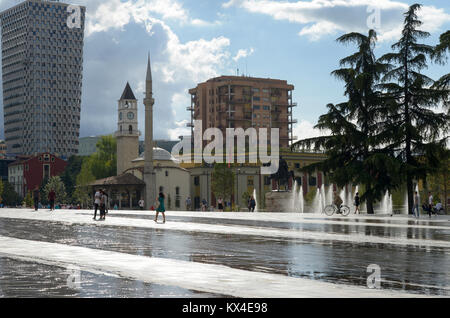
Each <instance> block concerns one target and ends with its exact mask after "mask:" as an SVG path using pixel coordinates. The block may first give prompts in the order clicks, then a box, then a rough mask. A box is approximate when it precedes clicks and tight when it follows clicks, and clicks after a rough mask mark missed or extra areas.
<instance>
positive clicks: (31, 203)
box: [24, 191, 34, 208]
mask: <svg viewBox="0 0 450 318" xmlns="http://www.w3.org/2000/svg"><path fill="white" fill-rule="evenodd" d="M24 201H25V206H26V207H28V208H32V207H33V206H34V201H33V196H32V195H31V191H28V192H27V195H26V196H25V199H24Z"/></svg>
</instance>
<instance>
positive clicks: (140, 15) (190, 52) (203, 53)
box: [86, 0, 230, 139]
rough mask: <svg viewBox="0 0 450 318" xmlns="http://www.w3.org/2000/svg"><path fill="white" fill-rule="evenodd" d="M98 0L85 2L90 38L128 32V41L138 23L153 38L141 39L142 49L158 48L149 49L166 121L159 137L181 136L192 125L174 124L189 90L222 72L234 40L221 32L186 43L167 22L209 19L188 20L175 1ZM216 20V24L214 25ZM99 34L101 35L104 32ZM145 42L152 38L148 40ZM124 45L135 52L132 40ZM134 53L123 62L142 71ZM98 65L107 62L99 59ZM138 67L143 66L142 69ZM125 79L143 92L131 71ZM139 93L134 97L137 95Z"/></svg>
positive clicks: (197, 23)
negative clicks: (118, 31) (211, 36)
mask: <svg viewBox="0 0 450 318" xmlns="http://www.w3.org/2000/svg"><path fill="white" fill-rule="evenodd" d="M96 1H100V0H94V1H93V3H92V2H89V3H87V6H92V7H88V12H91V13H90V14H88V16H87V20H86V35H87V41H89V39H90V38H94V37H95V38H98V37H99V35H100V33H105V34H110V33H114V32H111V31H116V30H120V31H121V32H120V33H119V35H118V38H120V34H122V35H124V36H125V35H126V36H125V40H127V41H128V39H129V38H128V37H129V35H128V33H129V32H131V30H133V34H134V33H136V30H134V29H132V28H133V27H135V26H136V25H138V26H140V27H142V31H144V30H145V31H146V33H147V35H148V36H149V37H148V38H147V39H145V37H144V38H142V41H143V42H142V43H143V44H142V45H143V47H157V48H158V49H157V51H155V49H154V48H153V49H152V52H151V55H152V71H153V80H154V90H155V97H157V100H156V104H155V105H156V106H157V109H156V113H155V116H156V117H157V118H160V119H162V120H163V121H164V122H165V125H164V126H162V127H161V128H162V129H160V130H158V131H156V132H155V133H156V134H160V135H161V134H164V133H165V134H167V135H168V136H170V137H171V138H175V139H178V136H180V135H183V134H185V133H186V132H190V130H189V129H186V128H185V127H180V126H178V125H177V123H176V122H175V121H176V119H177V115H178V114H179V115H180V117H181V118H182V117H186V115H187V112H186V107H187V106H189V104H190V96H189V94H188V91H187V90H188V88H190V87H194V86H195V85H196V84H197V83H198V82H201V81H205V80H207V79H209V78H210V77H214V76H218V75H219V74H220V71H221V70H223V69H224V68H225V67H226V66H227V63H228V62H229V59H230V53H229V52H228V47H229V45H230V40H229V39H228V38H226V37H223V36H217V37H214V38H211V39H203V38H200V39H196V40H192V41H187V42H182V41H181V40H180V38H179V37H178V35H177V34H176V33H175V32H174V31H173V29H172V28H171V27H170V26H169V24H168V23H169V20H175V21H177V22H180V23H183V24H189V25H192V26H207V25H208V22H206V21H203V20H200V19H192V18H190V17H189V14H188V12H187V11H186V10H184V9H183V7H182V6H181V5H179V4H178V2H177V1H176V0H169V1H165V0H164V1H163V0H150V1H143V0H138V1H132V0H130V1H125V2H121V1H120V0H108V1H102V2H101V3H100V2H96ZM164 4H166V5H164ZM216 23H218V22H214V23H212V24H216ZM108 32H110V33H108ZM114 34H116V33H114ZM138 34H140V32H138ZM101 37H102V38H103V36H101ZM122 39H123V38H122ZM144 41H151V42H147V44H144ZM113 42H114V43H116V42H117V40H116V36H114V40H113ZM121 45H122V46H125V47H126V46H130V48H129V49H130V50H133V46H132V45H130V43H127V44H125V43H121ZM133 45H134V44H133ZM97 46H98V50H100V51H101V50H105V49H106V48H102V47H101V44H100V43H98V44H97ZM144 51H145V49H144ZM134 53H135V52H130V55H129V60H127V61H124V64H126V65H128V69H130V67H132V68H133V69H136V70H140V69H142V67H145V65H141V64H144V63H143V61H139V62H138V61H132V59H133V56H134ZM86 60H88V59H86ZM95 63H107V62H106V60H105V61H103V60H100V61H96V62H95ZM139 65H141V66H140V67H139ZM116 68H117V67H116ZM117 75H118V77H117V78H121V77H124V76H126V75H124V74H117ZM128 76H130V75H128ZM92 77H94V76H92ZM95 77H96V76H95ZM122 80H131V81H133V82H134V83H135V87H137V92H139V93H140V94H141V93H142V92H143V91H144V82H143V80H141V78H140V77H139V78H135V75H134V74H133V76H132V77H131V78H130V77H128V78H127V79H125V78H122ZM140 94H138V95H140ZM138 95H136V96H137V97H138ZM90 100H94V98H93V97H90ZM158 112H159V113H158ZM158 116H159V117H158ZM88 117H91V116H88ZM156 117H155V118H156ZM109 126H112V125H108V127H109ZM105 129H106V128H105Z"/></svg>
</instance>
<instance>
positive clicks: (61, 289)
mask: <svg viewBox="0 0 450 318" xmlns="http://www.w3.org/2000/svg"><path fill="white" fill-rule="evenodd" d="M71 275H73V272H72V271H71V270H70V269H67V268H62V267H58V266H52V265H45V264H39V263H34V262H30V261H23V260H15V259H11V258H7V257H0V297H22V298H29V297H31V298H39V297H114V298H117V297H127V298H144V297H164V298H168V297H189V298H193V297H223V295H215V294H210V293H202V292H196V291H190V290H187V289H184V288H180V287H174V286H163V285H156V284H148V283H144V282H140V281H136V280H129V279H126V278H121V277H118V276H115V275H108V274H94V273H90V272H86V271H80V272H79V276H78V277H77V281H76V282H79V285H78V284H76V283H74V282H75V280H74V281H73V282H72V283H70V277H71ZM68 280H69V283H68Z"/></svg>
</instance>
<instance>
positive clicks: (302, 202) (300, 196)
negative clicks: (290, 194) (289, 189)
mask: <svg viewBox="0 0 450 318" xmlns="http://www.w3.org/2000/svg"><path fill="white" fill-rule="evenodd" d="M298 199H299V207H300V210H299V212H300V213H305V200H304V198H303V186H302V185H301V186H300V191H299V192H298Z"/></svg>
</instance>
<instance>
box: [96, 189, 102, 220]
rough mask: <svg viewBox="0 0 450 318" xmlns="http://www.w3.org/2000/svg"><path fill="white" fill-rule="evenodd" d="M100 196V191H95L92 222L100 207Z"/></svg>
mask: <svg viewBox="0 0 450 318" xmlns="http://www.w3.org/2000/svg"><path fill="white" fill-rule="evenodd" d="M101 196H102V194H101V193H100V190H97V192H95V195H94V208H95V211H94V220H95V218H96V217H97V210H98V209H99V207H100V199H101Z"/></svg>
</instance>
